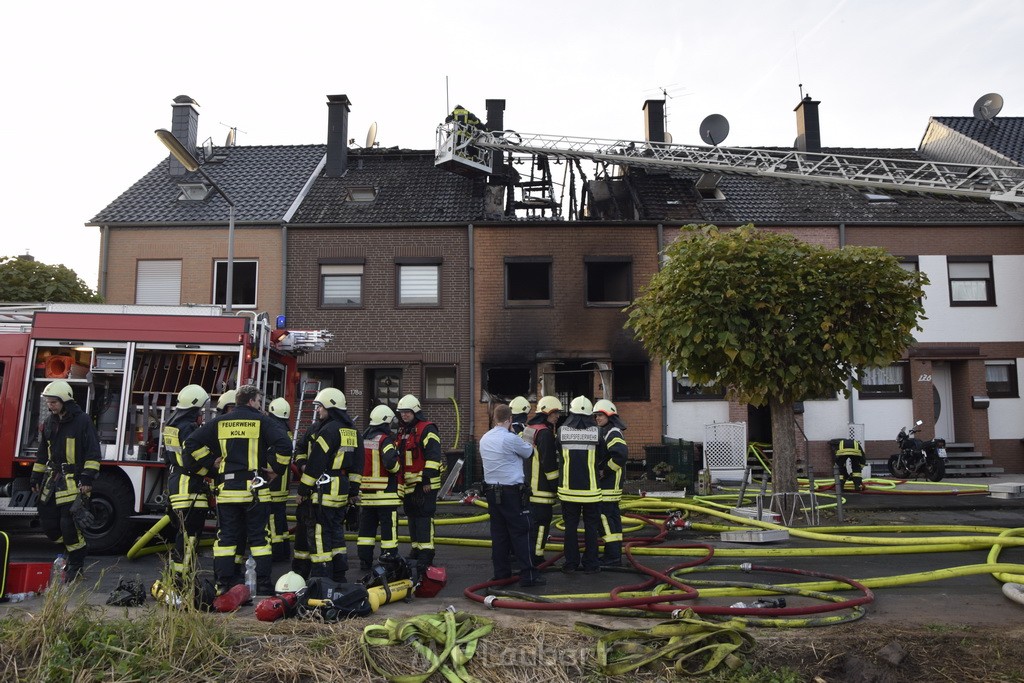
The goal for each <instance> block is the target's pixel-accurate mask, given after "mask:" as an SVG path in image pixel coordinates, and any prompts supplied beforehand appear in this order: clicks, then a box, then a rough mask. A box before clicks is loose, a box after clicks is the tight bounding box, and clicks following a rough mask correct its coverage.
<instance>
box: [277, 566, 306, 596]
mask: <svg viewBox="0 0 1024 683" xmlns="http://www.w3.org/2000/svg"><path fill="white" fill-rule="evenodd" d="M305 587H306V580H305V579H303V578H302V577H301V576H299V575H298V574H296V573H295V572H288V573H287V574H283V575H282V576H281V578H280V579H278V580H277V585H275V586H274V592H275V593H277V594H278V595H280V594H281V593H296V592H298V591H300V590H302V589H303V588H305Z"/></svg>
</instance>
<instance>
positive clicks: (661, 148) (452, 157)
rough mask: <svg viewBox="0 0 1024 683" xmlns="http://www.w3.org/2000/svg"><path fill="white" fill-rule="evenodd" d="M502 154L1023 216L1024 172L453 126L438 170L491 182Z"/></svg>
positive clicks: (440, 139)
mask: <svg viewBox="0 0 1024 683" xmlns="http://www.w3.org/2000/svg"><path fill="white" fill-rule="evenodd" d="M470 150H471V151H472V154H470V153H469V151H470ZM496 153H497V154H498V155H499V158H500V155H501V154H503V153H508V154H511V155H534V156H541V157H546V158H560V159H574V160H587V161H595V162H605V163H608V164H615V165H618V166H629V167H637V168H644V169H652V170H679V169H691V170H695V171H702V172H704V173H709V174H743V175H751V176H761V177H766V178H778V179H782V180H791V181H797V182H808V183H824V184H830V185H846V186H852V187H857V188H865V189H870V188H877V189H885V190H892V191H899V192H915V193H924V194H936V195H947V196H954V197H962V198H973V199H987V200H990V201H993V202H997V203H1000V204H1005V205H1008V206H1007V208H1012V209H1013V210H1022V209H1021V205H1024V167H1021V166H979V165H975V164H959V163H950V162H944V161H922V160H917V159H883V158H875V157H864V156H856V155H851V154H835V153H819V152H801V151H797V150H785V149H745V148H740V147H720V146H714V147H704V146H697V145H680V144H672V143H666V142H649V141H636V140H608V139H600V138H584V137H572V136H567V135H545V134H534V133H517V132H515V131H511V130H503V131H486V130H482V129H480V128H477V127H474V126H466V125H463V124H458V123H454V122H452V123H444V124H441V125H440V126H438V129H437V150H436V153H435V158H434V164H435V166H438V167H441V168H444V169H446V170H449V171H451V172H453V173H459V174H461V175H470V176H472V175H477V176H479V175H484V174H489V173H492V172H493V169H494V168H496V166H495V164H494V159H495V154H496Z"/></svg>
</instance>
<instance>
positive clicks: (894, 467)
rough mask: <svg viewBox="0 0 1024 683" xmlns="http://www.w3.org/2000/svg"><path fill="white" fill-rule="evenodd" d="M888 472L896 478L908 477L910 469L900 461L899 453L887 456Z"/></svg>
mask: <svg viewBox="0 0 1024 683" xmlns="http://www.w3.org/2000/svg"><path fill="white" fill-rule="evenodd" d="M889 474H891V475H892V476H894V477H896V478H897V479H909V478H910V470H909V469H908V468H907V466H906V465H904V464H903V463H902V462H901V461H900V454H899V453H896V454H895V455H892V456H889Z"/></svg>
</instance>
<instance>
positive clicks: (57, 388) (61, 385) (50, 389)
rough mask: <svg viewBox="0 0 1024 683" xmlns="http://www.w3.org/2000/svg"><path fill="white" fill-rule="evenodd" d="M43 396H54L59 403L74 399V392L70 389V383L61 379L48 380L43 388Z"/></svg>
mask: <svg viewBox="0 0 1024 683" xmlns="http://www.w3.org/2000/svg"><path fill="white" fill-rule="evenodd" d="M43 398H55V399H57V400H59V401H60V402H61V403H67V402H68V401H74V400H75V393H74V392H73V391H71V385H70V384H68V383H67V382H65V381H64V380H62V379H59V380H57V381H56V382H50V383H49V384H47V385H46V387H45V388H44V389H43Z"/></svg>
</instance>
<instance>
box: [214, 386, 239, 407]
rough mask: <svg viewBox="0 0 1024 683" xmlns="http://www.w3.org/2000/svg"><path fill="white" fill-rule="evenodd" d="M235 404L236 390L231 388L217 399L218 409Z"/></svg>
mask: <svg viewBox="0 0 1024 683" xmlns="http://www.w3.org/2000/svg"><path fill="white" fill-rule="evenodd" d="M233 405H235V390H234V389H229V390H227V391H225V392H224V393H223V394H221V395H220V398H218V399H217V410H224V409H225V408H227V407H228V406H233Z"/></svg>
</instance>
